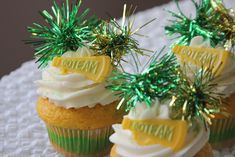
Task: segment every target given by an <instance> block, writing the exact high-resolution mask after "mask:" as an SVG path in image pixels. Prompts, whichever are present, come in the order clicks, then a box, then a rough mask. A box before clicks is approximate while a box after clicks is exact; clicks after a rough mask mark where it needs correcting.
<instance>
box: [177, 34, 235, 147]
mask: <svg viewBox="0 0 235 157" xmlns="http://www.w3.org/2000/svg"><path fill="white" fill-rule="evenodd" d="M210 45H211V44H210V41H209V40H204V39H203V37H200V36H198V37H194V38H193V39H192V41H191V43H190V46H189V47H184V48H196V49H201V51H203V52H204V56H206V55H208V54H209V51H211V50H216V51H218V52H217V53H221V55H217V57H218V59H215V58H216V56H214V59H215V69H216V68H218V69H219V70H220V73H219V74H218V75H217V76H216V78H215V79H214V80H213V83H214V84H216V86H217V87H216V88H215V92H217V93H220V94H221V97H222V98H223V99H222V101H223V103H224V106H223V109H222V110H221V112H220V113H218V114H215V117H214V118H213V119H212V125H210V130H211V134H210V143H211V144H212V146H213V147H214V148H221V147H231V146H233V145H234V143H235V105H234V101H235V99H234V98H235V60H234V57H233V54H232V52H227V51H225V50H224V49H223V48H222V47H220V46H217V48H211V46H210ZM178 48H180V46H176V47H175V48H174V49H173V52H174V53H177V52H179V51H178V50H179V49H178ZM181 48H182V49H183V47H181ZM205 48H206V49H205ZM177 49H178V50H177ZM204 49H205V50H204ZM181 52H183V51H181ZM223 53H224V54H227V55H225V56H226V57H223ZM185 54H187V53H185ZM193 54H195V53H191V55H188V58H191V56H193ZM209 55H210V54H209ZM209 55H208V56H209ZM182 56H184V55H181V54H179V53H177V54H176V57H177V58H178V61H179V63H181V65H184V64H187V66H188V67H189V69H190V70H189V71H188V73H187V75H188V76H189V77H192V76H191V75H192V74H193V73H192V71H195V70H196V69H198V65H196V64H194V63H193V62H192V60H194V59H193V57H192V59H188V60H187V61H186V60H184V59H183V60H182ZM194 56H195V55H194ZM201 56H203V55H201ZM219 57H220V58H219ZM195 58H197V57H195ZM211 59H213V58H211ZM199 61H200V62H202V64H203V63H204V64H205V65H206V64H207V63H208V62H207V63H205V61H204V60H203V59H202V60H199ZM205 65H204V66H205ZM216 70H217V69H216Z"/></svg>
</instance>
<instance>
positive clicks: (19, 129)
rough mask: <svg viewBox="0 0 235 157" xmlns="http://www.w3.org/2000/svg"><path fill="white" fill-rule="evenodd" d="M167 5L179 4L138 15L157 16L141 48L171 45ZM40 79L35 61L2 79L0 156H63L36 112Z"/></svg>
mask: <svg viewBox="0 0 235 157" xmlns="http://www.w3.org/2000/svg"><path fill="white" fill-rule="evenodd" d="M226 2H227V3H228V4H229V5H228V6H230V7H233V8H235V1H234V0H227V1H226ZM191 5H192V4H191V2H190V1H189V0H185V1H183V2H182V3H181V7H182V9H184V10H186V12H190V8H191V7H190V6H191ZM163 8H167V9H169V10H174V9H175V5H174V4H173V3H170V4H167V5H165V6H161V7H155V8H153V9H149V10H147V11H144V12H141V13H138V14H137V16H136V24H137V26H139V25H141V24H143V23H145V22H146V21H149V20H150V19H153V18H155V17H156V18H157V20H156V21H155V22H153V23H152V24H150V25H149V26H147V27H145V29H144V31H143V32H142V34H145V35H148V36H149V38H141V39H140V40H139V41H140V44H141V47H144V48H148V49H153V50H160V49H161V48H162V47H163V46H164V45H167V44H169V41H167V38H166V37H165V36H164V29H163V26H164V24H165V23H166V21H167V19H169V14H168V13H167V12H165V11H164V10H163ZM21 53H24V52H21ZM32 54H33V53H32ZM39 78H40V72H39V71H38V70H37V66H36V65H35V64H34V62H33V61H29V62H26V63H24V64H23V65H22V66H21V67H20V68H19V69H17V70H15V71H13V72H12V73H10V74H9V75H7V76H4V77H3V78H2V79H1V80H0V96H1V98H0V157H59V156H60V155H59V154H57V153H56V152H54V150H53V149H52V147H51V146H50V143H49V141H48V137H47V132H46V129H45V126H44V124H43V122H42V121H41V120H40V119H39V118H38V117H37V114H36V111H35V103H36V98H37V95H36V87H35V85H34V83H33V82H34V81H35V80H37V79H39ZM215 155H216V156H217V157H234V156H235V147H234V149H230V150H229V149H225V150H223V151H221V152H218V151H216V152H215Z"/></svg>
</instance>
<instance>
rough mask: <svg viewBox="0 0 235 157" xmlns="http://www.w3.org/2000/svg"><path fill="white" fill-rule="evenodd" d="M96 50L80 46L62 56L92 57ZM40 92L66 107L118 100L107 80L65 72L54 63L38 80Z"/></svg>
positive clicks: (41, 94) (43, 71)
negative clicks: (99, 81)
mask: <svg viewBox="0 0 235 157" xmlns="http://www.w3.org/2000/svg"><path fill="white" fill-rule="evenodd" d="M93 54H94V51H93V50H91V49H88V48H85V47H83V48H79V49H78V50H77V51H76V52H66V53H64V54H63V55H62V58H65V59H66V58H71V57H72V58H77V57H78V58H79V57H90V56H92V55H93ZM36 84H37V85H38V87H39V88H38V90H37V92H38V94H39V95H40V96H42V97H44V98H48V99H49V101H51V102H53V103H55V104H56V105H59V106H62V107H64V108H81V107H85V106H88V107H94V106H95V105H96V104H101V105H107V104H110V103H112V102H114V101H116V100H118V97H116V96H115V95H114V94H115V93H113V92H112V91H110V90H108V89H106V88H105V87H106V85H107V83H106V82H101V83H97V82H95V81H93V80H90V79H88V78H87V77H86V76H84V75H82V74H80V73H67V74H63V73H62V72H61V70H60V68H58V67H55V66H53V65H52V63H49V65H48V66H47V67H46V68H44V69H43V70H42V80H38V81H36Z"/></svg>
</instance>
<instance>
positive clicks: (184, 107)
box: [170, 67, 222, 124]
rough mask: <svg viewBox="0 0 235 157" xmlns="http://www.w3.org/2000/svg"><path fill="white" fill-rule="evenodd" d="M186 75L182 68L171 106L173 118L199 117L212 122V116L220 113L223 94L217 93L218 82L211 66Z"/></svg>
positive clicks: (187, 118)
mask: <svg viewBox="0 0 235 157" xmlns="http://www.w3.org/2000/svg"><path fill="white" fill-rule="evenodd" d="M193 74H194V75H193V77H192V78H189V77H187V76H186V71H184V68H183V70H180V73H179V75H180V76H179V78H180V81H179V83H178V86H177V88H175V90H173V92H172V95H173V96H172V101H171V103H170V108H171V110H172V114H171V115H172V118H173V119H182V120H192V119H193V118H195V117H199V118H200V119H201V120H202V121H203V122H205V123H206V122H207V123H209V124H211V118H214V115H213V114H215V113H219V112H220V109H221V105H222V101H221V96H222V94H219V93H216V91H217V90H216V87H217V84H215V83H214V80H215V76H214V74H213V73H212V70H211V69H210V68H206V69H205V68H203V67H202V68H200V69H199V70H197V71H196V72H194V73H193Z"/></svg>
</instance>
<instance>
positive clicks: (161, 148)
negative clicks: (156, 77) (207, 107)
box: [110, 100, 209, 157]
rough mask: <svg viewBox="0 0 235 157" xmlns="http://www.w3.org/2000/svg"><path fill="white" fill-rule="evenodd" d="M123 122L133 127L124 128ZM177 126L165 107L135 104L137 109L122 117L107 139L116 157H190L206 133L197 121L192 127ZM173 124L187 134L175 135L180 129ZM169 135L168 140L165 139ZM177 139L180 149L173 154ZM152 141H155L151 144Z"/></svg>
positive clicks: (157, 103) (156, 102)
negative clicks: (113, 145)
mask: <svg viewBox="0 0 235 157" xmlns="http://www.w3.org/2000/svg"><path fill="white" fill-rule="evenodd" d="M126 121H129V122H132V123H131V124H130V125H132V126H133V127H131V126H130V127H129V128H127V126H125V125H126V124H125V122H126ZM167 122H168V124H167ZM179 122H180V121H177V120H171V119H170V117H169V109H168V106H167V105H166V104H160V103H159V102H158V101H157V100H156V101H155V103H154V104H153V105H152V106H151V107H150V108H148V107H147V106H146V105H145V104H142V103H138V104H137V105H136V108H134V109H132V110H131V111H130V113H129V114H128V115H127V116H125V117H124V121H123V123H122V124H115V125H113V128H114V130H115V133H114V134H113V135H112V136H111V137H110V141H111V142H112V143H114V144H115V145H116V153H117V154H118V155H119V156H121V157H132V156H135V157H145V156H146V157H147V156H148V157H165V156H171V157H193V156H194V155H195V154H196V153H197V152H198V151H200V150H201V148H202V147H203V146H204V145H205V144H206V142H207V141H208V138H209V132H208V131H206V130H205V129H204V127H203V124H202V123H201V122H200V121H199V120H195V121H194V123H192V125H189V124H187V123H186V122H185V123H184V122H183V123H179ZM174 123H175V124H177V123H178V126H179V125H185V126H184V127H183V128H184V129H186V130H181V131H180V132H178V134H177V131H176V130H177V129H179V128H176V127H177V126H173V125H172V124H174ZM134 124H135V125H134ZM135 126H139V127H138V128H136V127H135ZM169 128H173V129H169ZM137 133H139V134H137ZM171 134H172V135H173V136H170V137H171V138H169V136H166V135H171ZM177 136H178V137H180V139H178V141H177V145H178V146H179V145H181V146H180V147H179V148H177V150H175V147H174V146H173V145H174V144H173V141H174V140H175V139H174V138H177ZM136 137H139V138H140V139H138V138H136ZM153 138H156V139H157V140H156V141H154V140H152V139H153ZM140 141H145V143H140ZM171 142H172V143H171ZM150 143H151V144H150ZM169 143H170V147H169ZM180 143H181V144H180ZM167 145H168V146H167Z"/></svg>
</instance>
